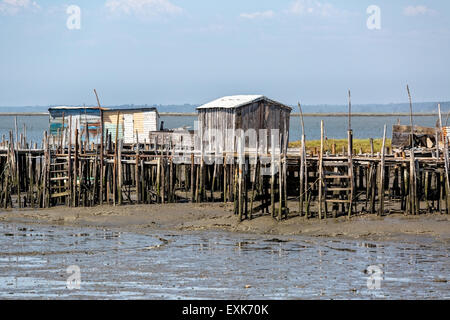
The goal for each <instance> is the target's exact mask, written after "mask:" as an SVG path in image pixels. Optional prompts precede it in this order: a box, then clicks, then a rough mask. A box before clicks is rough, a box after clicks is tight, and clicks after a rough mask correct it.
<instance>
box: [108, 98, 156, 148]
mask: <svg viewBox="0 0 450 320" xmlns="http://www.w3.org/2000/svg"><path fill="white" fill-rule="evenodd" d="M117 116H119V121H117ZM116 129H117V130H118V139H123V142H124V143H127V144H131V143H136V142H139V143H144V142H145V141H149V134H150V132H152V131H157V130H159V114H158V111H157V110H156V108H153V107H152V108H147V107H145V108H134V109H108V110H105V111H103V131H104V134H106V132H108V133H110V134H111V137H112V139H113V141H114V140H115V139H116Z"/></svg>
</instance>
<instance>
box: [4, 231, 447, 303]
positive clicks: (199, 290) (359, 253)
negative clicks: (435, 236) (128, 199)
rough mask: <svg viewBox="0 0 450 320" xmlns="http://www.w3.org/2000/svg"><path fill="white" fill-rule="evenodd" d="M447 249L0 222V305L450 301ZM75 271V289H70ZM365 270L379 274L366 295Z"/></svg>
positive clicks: (431, 245) (414, 243) (425, 245)
mask: <svg viewBox="0 0 450 320" xmlns="http://www.w3.org/2000/svg"><path fill="white" fill-rule="evenodd" d="M449 253H450V250H449V248H448V245H446V244H443V243H438V242H434V241H432V240H427V239H424V238H421V239H420V241H414V240H413V239H412V240H410V241H409V242H404V243H400V242H398V243H395V242H366V241H352V240H334V239H327V238H307V237H289V238H288V237H280V238H273V237H269V236H257V235H245V234H239V235H235V234H230V233H218V232H202V233H172V232H167V231H165V232H150V231H149V232H148V233H147V234H136V233H130V232H119V231H116V230H106V229H94V228H68V227H61V226H58V227H52V226H31V225H21V224H0V299H5V298H6V299H7V298H11V299H12V298H38V299H51V298H91V299H96V298H99V299H110V298H119V299H127V298H150V299H163V298H164V299H166V298H169V299H185V298H192V299H201V298H211V299H297V298H305V299H310V298H323V299H337V298H348V299H394V298H401V299H417V298H419V299H421V298H423V299H449V298H450V287H449V282H448V281H449V280H450V274H449V270H448V266H449V262H450V260H449ZM73 265H76V266H78V267H79V268H80V269H79V270H80V280H81V284H80V288H79V289H73V290H69V289H68V288H67V279H68V277H69V276H70V274H68V273H67V268H68V267H69V266H73ZM369 266H377V267H378V268H379V270H380V271H381V272H382V274H381V273H380V276H379V277H380V278H381V280H380V282H379V286H376V285H375V287H374V288H372V289H369V288H368V278H369V275H368V274H367V272H365V270H367V269H368V267H369ZM446 281H447V282H446ZM369 284H371V285H374V284H375V282H372V281H369ZM246 286H247V287H248V288H245V287H246Z"/></svg>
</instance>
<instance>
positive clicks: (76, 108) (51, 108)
mask: <svg viewBox="0 0 450 320" xmlns="http://www.w3.org/2000/svg"><path fill="white" fill-rule="evenodd" d="M72 109H73V110H80V109H88V110H89V109H95V110H98V109H104V108H99V107H68V106H58V107H50V108H48V110H72Z"/></svg>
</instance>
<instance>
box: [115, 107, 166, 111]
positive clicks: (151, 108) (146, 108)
mask: <svg viewBox="0 0 450 320" xmlns="http://www.w3.org/2000/svg"><path fill="white" fill-rule="evenodd" d="M106 111H108V112H117V111H120V112H148V111H156V112H158V109H157V108H156V107H134V108H109V109H108V110H106Z"/></svg>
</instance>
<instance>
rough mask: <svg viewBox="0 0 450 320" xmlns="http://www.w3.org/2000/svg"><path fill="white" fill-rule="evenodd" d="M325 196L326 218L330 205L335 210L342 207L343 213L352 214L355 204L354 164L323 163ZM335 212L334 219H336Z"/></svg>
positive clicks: (344, 162)
mask: <svg viewBox="0 0 450 320" xmlns="http://www.w3.org/2000/svg"><path fill="white" fill-rule="evenodd" d="M322 166H323V169H322V170H323V173H324V174H323V194H324V202H325V205H324V208H325V217H326V216H327V214H328V204H331V205H332V206H333V208H336V207H339V205H341V212H343V213H344V212H345V213H348V214H351V210H352V202H353V183H352V180H353V175H352V174H351V170H353V169H352V163H351V162H349V161H323V162H322ZM336 211H337V210H333V217H336Z"/></svg>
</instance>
